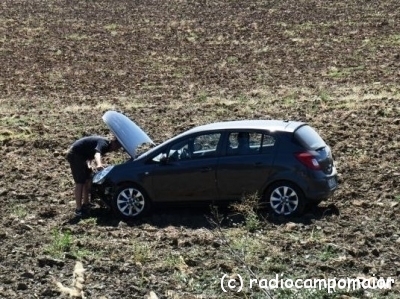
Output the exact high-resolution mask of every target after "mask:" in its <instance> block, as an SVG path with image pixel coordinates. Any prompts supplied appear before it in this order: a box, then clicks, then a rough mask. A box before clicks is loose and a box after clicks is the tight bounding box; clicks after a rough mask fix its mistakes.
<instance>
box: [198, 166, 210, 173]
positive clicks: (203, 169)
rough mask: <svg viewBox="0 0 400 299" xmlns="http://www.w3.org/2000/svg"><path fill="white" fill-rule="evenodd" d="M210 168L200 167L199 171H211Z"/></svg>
mask: <svg viewBox="0 0 400 299" xmlns="http://www.w3.org/2000/svg"><path fill="white" fill-rule="evenodd" d="M211 170H212V168H211V167H203V168H201V169H200V171H201V172H208V171H211Z"/></svg>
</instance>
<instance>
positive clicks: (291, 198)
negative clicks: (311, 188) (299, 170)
mask: <svg viewBox="0 0 400 299" xmlns="http://www.w3.org/2000/svg"><path fill="white" fill-rule="evenodd" d="M265 199H266V201H267V202H268V207H269V210H270V211H271V212H273V213H274V214H275V215H278V216H285V217H290V216H299V215H301V214H302V213H303V211H304V208H305V197H304V194H303V192H302V191H301V189H300V188H299V187H298V186H297V185H295V184H293V183H291V182H288V181H279V182H276V183H273V184H272V185H271V186H269V188H268V189H267V191H266V192H265Z"/></svg>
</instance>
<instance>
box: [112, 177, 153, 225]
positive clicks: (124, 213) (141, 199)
mask: <svg viewBox="0 0 400 299" xmlns="http://www.w3.org/2000/svg"><path fill="white" fill-rule="evenodd" d="M112 209H113V211H114V212H115V213H116V214H117V215H118V216H119V217H121V218H123V219H125V220H132V219H137V218H139V217H141V216H143V215H144V214H145V213H146V212H148V211H149V209H150V200H149V199H148V197H147V195H146V193H145V192H144V191H143V190H142V189H141V188H139V187H137V186H135V185H125V186H123V187H121V188H119V189H118V190H117V192H116V193H115V196H114V198H113V202H112Z"/></svg>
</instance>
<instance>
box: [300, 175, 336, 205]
mask: <svg viewBox="0 0 400 299" xmlns="http://www.w3.org/2000/svg"><path fill="white" fill-rule="evenodd" d="M337 188H338V178H337V174H335V175H332V176H329V177H326V178H323V179H313V180H312V181H311V182H310V184H309V185H308V188H307V190H305V196H306V197H307V198H308V200H309V201H311V202H320V201H323V200H326V199H328V198H329V197H331V196H332V195H333V194H334V192H335V191H336V189H337Z"/></svg>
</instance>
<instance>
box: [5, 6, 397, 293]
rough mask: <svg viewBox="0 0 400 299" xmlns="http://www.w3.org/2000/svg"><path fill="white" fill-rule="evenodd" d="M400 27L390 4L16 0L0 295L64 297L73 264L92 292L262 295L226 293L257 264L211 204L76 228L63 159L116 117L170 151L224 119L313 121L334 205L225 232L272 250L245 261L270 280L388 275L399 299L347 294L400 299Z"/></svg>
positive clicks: (9, 36)
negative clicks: (333, 170) (331, 161)
mask: <svg viewBox="0 0 400 299" xmlns="http://www.w3.org/2000/svg"><path fill="white" fill-rule="evenodd" d="M399 32H400V4H399V3H398V1H393V0H392V1H390V0H384V1H344V0H342V1H294V0H292V1H241V0H238V1H226V0H224V1H222V0H221V1H219V0H211V1H206V0H203V1H189V0H188V1H185V0H182V1H180V0H171V1H131V0H129V1H128V0H119V1H109V0H98V1H90V0H89V1H78V0H72V1H71V0H64V1H63V0H54V1H50V0H30V1H25V0H13V1H10V0H5V1H2V2H1V3H0V65H1V67H0V102H1V106H0V114H1V119H2V121H1V122H2V124H1V126H0V144H1V151H0V161H1V162H0V163H1V164H0V165H1V171H0V178H1V182H2V183H1V184H0V203H2V208H1V209H0V240H1V241H0V242H1V243H0V298H58V297H60V292H59V290H58V289H57V287H56V285H55V283H54V280H57V281H61V282H63V283H64V284H68V283H69V282H70V280H71V276H72V270H73V267H74V265H75V261H76V260H81V261H82V262H83V266H84V267H85V268H86V269H87V272H86V282H85V293H86V295H87V296H88V298H110V299H111V298H143V296H144V295H146V294H147V293H148V292H149V291H151V290H153V291H155V292H156V293H157V295H158V296H159V297H160V298H225V297H224V296H226V298H232V297H234V296H237V297H238V298H244V297H245V295H244V294H246V295H247V296H248V297H251V298H261V293H259V292H251V291H250V290H248V291H247V293H238V294H236V293H231V294H229V295H226V294H224V293H222V292H221V290H220V288H219V278H220V277H222V275H223V274H224V273H228V274H232V273H244V270H243V267H242V265H241V264H240V262H238V261H237V260H236V259H235V258H234V257H233V256H232V253H231V252H230V251H229V250H228V249H227V247H226V246H224V244H221V242H220V239H221V235H220V232H219V230H216V229H215V228H213V227H212V225H211V224H210V221H209V220H207V217H205V216H204V214H206V215H210V214H209V212H208V209H205V210H204V211H203V210H201V211H197V210H196V211H192V210H191V209H189V208H186V209H179V210H178V211H175V210H174V209H171V210H167V211H155V213H154V214H153V215H152V216H150V217H148V218H146V219H143V220H142V221H141V222H140V223H134V224H126V223H123V222H120V221H118V219H115V218H113V216H112V215H111V214H109V213H108V212H107V211H106V210H104V209H101V208H100V207H97V208H96V209H95V210H94V214H93V217H92V218H90V219H88V220H85V221H81V222H78V223H76V222H74V221H73V220H72V218H73V209H74V205H73V194H72V189H73V182H72V179H71V177H70V172H69V169H68V165H67V163H66V161H65V159H64V156H63V152H64V151H65V149H66V148H67V147H68V146H69V145H70V144H71V143H72V142H73V141H74V140H75V139H77V138H79V137H81V136H83V135H88V134H103V135H107V134H109V132H108V130H107V128H106V126H105V125H104V124H103V122H102V120H101V116H102V114H103V113H104V112H105V111H106V110H109V109H115V110H119V111H122V112H124V113H125V114H126V115H128V116H129V117H131V118H132V119H134V120H135V121H136V123H138V124H139V125H140V126H141V127H142V128H143V129H144V130H145V131H147V132H148V134H149V135H150V136H151V137H152V138H153V140H154V141H155V142H156V143H159V142H161V141H163V140H165V139H167V138H169V137H172V136H173V135H174V134H176V133H178V132H181V131H182V130H184V129H187V128H190V127H192V126H194V125H198V124H204V123H207V122H211V121H219V120H229V119H243V118H279V119H294V120H302V121H306V122H308V123H310V124H311V125H312V126H314V127H315V128H316V129H317V130H318V131H319V132H320V133H321V135H322V136H323V137H324V139H325V140H326V141H327V143H329V144H330V145H331V147H332V150H333V152H334V154H335V159H336V161H337V163H338V171H339V173H340V189H339V190H338V191H337V192H336V194H335V196H334V197H333V198H332V199H330V200H329V201H328V202H326V203H322V204H321V205H320V208H318V209H314V210H310V211H309V212H308V214H307V215H306V216H305V217H304V218H301V219H290V220H283V219H267V220H265V221H264V220H263V221H262V224H261V226H262V228H261V229H260V228H259V229H258V231H257V232H256V233H253V232H252V233H250V232H247V231H246V230H245V229H244V228H243V227H242V226H241V224H240V223H239V225H236V226H235V225H232V224H231V223H230V222H229V221H224V222H223V223H222V232H223V234H225V235H226V236H228V238H232V242H233V243H234V244H236V246H239V245H238V244H237V242H236V241H237V240H239V239H240V238H243V237H249V236H250V237H249V238H251V239H252V240H254V239H257V238H259V240H260V243H261V244H262V246H261V247H260V248H259V247H257V252H258V254H256V255H255V254H253V253H254V252H252V254H251V257H249V258H248V259H247V263H248V264H249V265H250V266H251V267H252V269H253V270H254V271H255V272H257V273H259V275H260V276H262V275H264V276H268V275H272V274H274V273H281V272H284V273H285V275H286V274H287V276H291V277H306V278H307V277H308V278H312V277H327V278H329V277H330V278H333V277H356V276H364V277H371V276H374V275H375V276H376V277H381V276H382V277H389V276H390V277H394V278H395V279H396V280H397V282H396V284H395V285H394V287H393V289H392V290H391V291H373V292H370V291H359V292H355V293H351V295H352V296H353V297H356V298H367V297H368V296H371V297H372V298H380V297H382V298H383V297H387V296H392V297H389V298H398V297H399V296H400V291H399V290H400V287H399V282H398V281H399V279H400V257H399V252H400V225H399V217H398V215H399V211H400V186H399V182H400V163H399V159H398V157H399V156H400V136H399V132H400V96H399V95H400V93H399V91H400V89H399V86H398V82H399V80H400V50H399V49H400V35H399ZM124 158H125V156H123V154H119V155H112V156H110V157H108V162H109V163H112V162H115V161H121V159H124ZM332 212H333V213H332ZM228 213H230V212H229V211H228ZM182 215H183V216H182ZM232 219H233V218H232ZM232 221H233V220H232ZM225 222H226V223H225ZM293 223H294V224H293ZM235 236H240V237H235ZM68 238H69V239H68ZM235 238H236V239H235ZM57 240H58V243H57ZM235 240H236V241H235ZM235 242H236V243H235ZM251 249H252V248H249V249H248V250H249V251H250V252H251ZM253 249H254V247H253ZM266 261H272V262H268V263H267V265H266V266H265V267H264V266H262V265H264V264H263V263H264V262H266ZM195 296H198V297H195ZM201 296H203V297H201ZM257 296H258V297H257ZM274 296H277V298H290V297H283V296H284V294H283V293H281V294H279V293H275V295H274ZM279 296H281V297H279ZM293 296H294V295H293ZM303 296H305V295H303ZM326 296H328V295H327V294H326ZM338 296H339V295H338ZM304 298H305V297H304ZM320 298H322V297H320ZM326 298H328V297H326ZM329 298H334V297H329ZM341 298H345V297H341ZM347 298H348V297H347ZM368 298H369V297H368Z"/></svg>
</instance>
